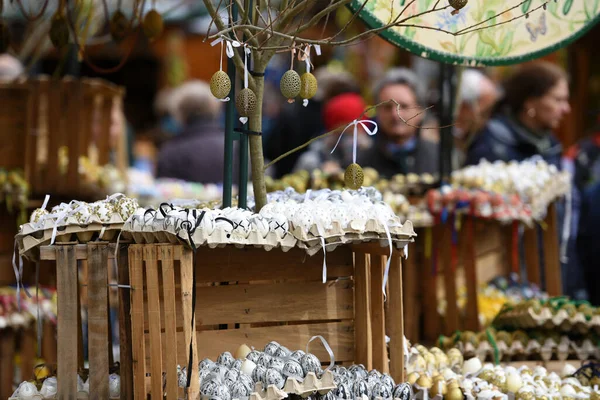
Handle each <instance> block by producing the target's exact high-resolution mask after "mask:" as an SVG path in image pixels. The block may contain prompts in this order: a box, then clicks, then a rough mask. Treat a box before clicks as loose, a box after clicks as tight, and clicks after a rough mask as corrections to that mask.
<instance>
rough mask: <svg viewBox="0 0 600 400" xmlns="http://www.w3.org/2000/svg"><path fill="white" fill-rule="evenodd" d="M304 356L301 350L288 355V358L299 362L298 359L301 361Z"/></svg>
mask: <svg viewBox="0 0 600 400" xmlns="http://www.w3.org/2000/svg"><path fill="white" fill-rule="evenodd" d="M304 354H306V353H305V352H303V351H302V350H296V351H294V352H292V354H290V357H292V358H293V359H294V360H297V361H300V359H302V356H303V355H304Z"/></svg>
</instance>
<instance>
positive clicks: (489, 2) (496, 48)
mask: <svg viewBox="0 0 600 400" xmlns="http://www.w3.org/2000/svg"><path fill="white" fill-rule="evenodd" d="M450 2H451V3H456V0H450ZM363 5H364V7H363ZM448 5H449V0H369V1H368V2H367V3H366V4H365V0H353V1H352V3H351V9H353V10H354V11H355V12H356V11H358V10H361V11H360V14H359V16H360V18H361V19H362V20H363V21H364V22H365V23H366V24H367V25H368V26H369V27H370V28H372V29H376V28H381V27H384V26H386V25H389V24H390V22H394V21H396V22H397V21H402V20H405V26H398V27H393V28H389V29H386V30H382V31H381V32H379V35H380V36H382V37H383V38H385V39H387V40H388V41H389V42H391V43H393V44H395V45H397V46H400V47H403V48H405V49H407V50H408V51H410V52H412V53H414V54H416V55H418V56H421V57H425V58H430V59H433V60H436V61H441V62H445V63H452V64H460V65H471V66H484V65H509V64H516V63H521V62H525V61H528V60H531V59H534V58H538V57H541V56H543V55H545V54H547V53H550V52H552V51H555V50H558V49H560V48H561V47H564V46H567V45H568V44H569V43H571V42H572V41H574V40H576V39H577V38H579V37H580V36H582V35H583V34H584V33H585V32H587V31H588V30H589V29H590V28H591V27H592V26H593V25H594V24H596V23H597V22H598V20H599V19H600V17H599V16H600V0H469V1H468V2H467V4H466V6H465V7H464V8H463V9H461V10H460V12H458V13H457V14H456V15H452V11H453V8H452V7H450V6H448ZM428 10H436V11H433V12H428ZM408 17H411V18H409V19H407V18H408Z"/></svg>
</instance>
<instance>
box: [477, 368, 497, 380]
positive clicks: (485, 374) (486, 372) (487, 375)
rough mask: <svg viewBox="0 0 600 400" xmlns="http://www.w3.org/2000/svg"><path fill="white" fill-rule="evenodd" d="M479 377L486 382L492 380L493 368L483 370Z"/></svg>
mask: <svg viewBox="0 0 600 400" xmlns="http://www.w3.org/2000/svg"><path fill="white" fill-rule="evenodd" d="M477 377H478V378H479V379H483V380H484V381H486V382H490V381H491V380H492V378H493V377H494V371H492V370H491V369H486V370H483V371H481V373H480V374H479V375H478V376H477Z"/></svg>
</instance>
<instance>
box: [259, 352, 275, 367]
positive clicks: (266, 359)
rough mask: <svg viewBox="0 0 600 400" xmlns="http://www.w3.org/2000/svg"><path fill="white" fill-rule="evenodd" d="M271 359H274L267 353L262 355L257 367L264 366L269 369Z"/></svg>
mask: <svg viewBox="0 0 600 400" xmlns="http://www.w3.org/2000/svg"><path fill="white" fill-rule="evenodd" d="M271 358H272V357H271V356H270V355H268V354H267V353H262V354H261V355H260V357H258V361H257V362H256V365H262V366H263V367H265V368H269V365H271Z"/></svg>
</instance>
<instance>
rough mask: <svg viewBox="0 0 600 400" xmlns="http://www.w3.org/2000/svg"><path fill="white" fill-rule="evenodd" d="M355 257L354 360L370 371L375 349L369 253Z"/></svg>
mask: <svg viewBox="0 0 600 400" xmlns="http://www.w3.org/2000/svg"><path fill="white" fill-rule="evenodd" d="M354 257H355V267H354V274H355V275H354V285H355V287H354V321H355V339H356V344H355V347H356V351H355V356H354V361H356V363H357V364H363V365H364V366H365V367H366V368H367V370H369V371H370V370H371V369H372V368H373V350H372V348H371V342H372V334H371V309H370V307H369V271H368V269H367V268H368V267H367V255H366V254H364V253H356V254H355V256H354Z"/></svg>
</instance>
